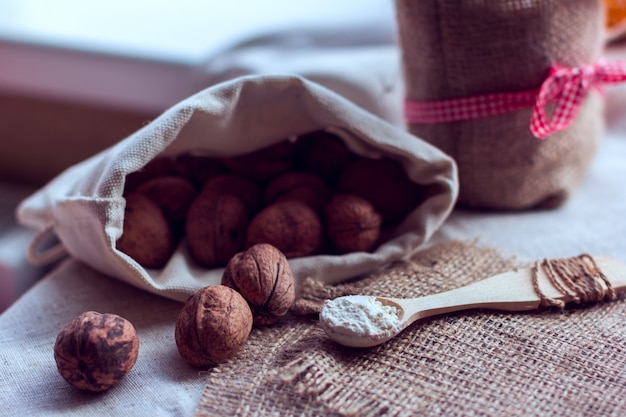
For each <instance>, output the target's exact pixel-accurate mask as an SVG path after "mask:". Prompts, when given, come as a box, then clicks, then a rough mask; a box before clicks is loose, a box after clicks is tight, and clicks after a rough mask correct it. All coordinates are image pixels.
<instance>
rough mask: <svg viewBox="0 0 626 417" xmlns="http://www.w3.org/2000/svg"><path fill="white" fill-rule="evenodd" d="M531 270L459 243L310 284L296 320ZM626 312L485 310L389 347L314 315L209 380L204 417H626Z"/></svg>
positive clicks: (261, 339) (268, 336)
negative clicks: (344, 340)
mask: <svg viewBox="0 0 626 417" xmlns="http://www.w3.org/2000/svg"><path fill="white" fill-rule="evenodd" d="M514 266H526V265H521V264H520V262H519V261H518V260H516V259H515V258H508V259H505V258H503V257H502V256H501V254H499V253H498V252H497V251H496V250H495V249H491V248H484V247H479V246H477V245H475V244H474V243H473V242H460V241H454V242H449V243H445V244H440V245H436V246H433V247H431V248H429V249H426V250H424V251H422V252H420V253H419V254H417V255H416V256H414V257H413V258H412V259H411V261H410V262H403V263H397V264H394V265H392V266H390V267H389V268H388V269H385V270H382V271H379V272H377V273H375V274H372V275H370V276H368V277H365V278H363V279H361V280H358V281H354V282H351V283H345V284H340V285H337V286H332V287H331V286H324V285H321V284H319V285H317V284H316V283H314V282H309V286H308V290H307V291H308V293H307V298H308V299H306V300H302V299H301V300H299V301H298V304H297V305H296V306H295V308H294V311H295V312H296V313H314V312H315V311H317V309H319V307H320V300H322V299H324V298H331V297H336V296H339V295H343V294H352V293H359V294H371V295H388V296H402V297H414V296H422V295H428V294H432V293H436V292H440V291H445V290H449V289H453V288H456V287H458V286H462V285H466V284H468V283H471V282H474V281H476V280H479V279H482V278H485V277H487V276H491V275H493V274H496V273H499V272H503V271H506V270H509V269H511V268H512V267H514ZM625 314H626V305H625V304H624V303H623V302H621V299H620V301H614V302H610V303H603V304H597V305H591V306H586V307H576V308H570V307H568V308H566V309H565V310H558V309H556V310H555V309H543V310H539V311H533V312H529V313H515V314H513V313H499V312H493V311H487V310H475V311H467V312H460V313H455V314H450V315H446V316H442V317H438V318H431V319H426V320H424V321H422V322H419V323H415V324H413V325H412V326H411V327H409V328H408V329H407V330H405V331H404V332H403V333H402V334H401V335H399V336H398V337H397V338H395V339H393V340H391V341H390V342H388V343H386V344H385V345H382V346H378V347H375V348H370V349H354V348H346V347H343V346H340V345H337V344H335V343H334V342H332V341H331V340H330V339H328V338H327V337H326V335H325V333H324V332H323V331H322V330H321V329H320V328H319V327H318V325H317V320H316V316H315V314H311V315H309V316H298V315H296V314H294V315H291V316H290V317H289V318H288V319H286V320H285V321H284V322H282V323H280V324H279V325H276V326H274V327H269V328H264V329H255V330H253V332H252V334H251V336H250V339H249V341H248V342H247V344H246V345H245V346H244V348H243V349H242V350H241V351H240V352H239V353H238V354H237V356H236V357H235V358H233V359H232V360H231V361H230V362H228V363H225V364H223V365H220V366H218V367H215V368H213V369H210V370H209V371H208V375H207V385H206V389H205V392H204V394H203V396H202V398H201V401H200V404H199V406H198V409H197V412H196V416H217V415H229V416H252V415H255V416H256V415H259V416H266V415H271V416H287V415H299V416H320V415H324V416H379V415H389V416H416V415H420V416H520V415H528V416H531V415H533V416H537V415H541V416H551V417H552V416H567V417H572V416H599V415H601V416H620V415H626V395H624V394H625V393H626V370H625V368H624V366H623V365H624V362H625V361H626V327H625V326H624V325H623V324H624V315H625Z"/></svg>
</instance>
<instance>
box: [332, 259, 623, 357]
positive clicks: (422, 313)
mask: <svg viewBox="0 0 626 417" xmlns="http://www.w3.org/2000/svg"><path fill="white" fill-rule="evenodd" d="M593 260H594V261H595V264H596V266H597V267H598V269H599V270H600V271H602V273H603V274H604V276H605V277H606V278H607V279H608V281H609V282H610V284H611V287H612V289H613V290H614V291H615V293H620V292H623V291H625V290H626V265H624V264H623V263H621V262H619V261H617V260H615V259H612V258H609V257H594V258H593ZM537 284H538V286H539V288H540V289H541V293H542V294H543V296H544V299H551V300H559V301H562V302H564V303H568V302H572V301H574V300H575V298H574V297H573V296H570V295H565V294H564V293H563V292H562V291H559V289H558V288H556V287H555V285H554V284H552V282H551V280H550V279H549V276H548V275H547V274H546V272H545V270H543V269H541V268H537ZM351 297H353V298H351ZM363 297H369V298H371V300H369V301H372V302H373V301H374V300H376V301H378V302H380V303H381V304H382V306H380V304H378V305H377V306H374V307H376V310H377V312H378V313H379V314H383V315H384V314H395V317H383V319H384V320H383V321H384V323H383V324H384V325H383V326H379V327H380V328H376V326H373V327H372V326H365V327H364V326H358V324H359V323H355V322H354V321H355V320H354V318H355V317H356V321H358V320H359V317H358V314H361V313H362V314H361V316H360V317H361V318H362V317H366V316H368V315H369V316H371V314H370V313H372V311H357V313H358V314H357V315H356V316H355V315H351V316H350V317H348V318H349V319H350V318H352V319H353V320H352V321H350V320H343V321H342V320H337V316H336V310H335V311H333V303H334V305H335V306H336V305H337V301H336V300H340V299H341V300H340V301H341V302H343V305H344V306H345V305H346V304H350V305H351V306H352V305H354V306H355V307H357V310H358V309H359V308H360V309H363V308H364V307H363V305H365V306H368V305H369V303H366V304H362V303H360V302H361V301H363ZM351 300H355V302H354V303H353V302H352V301H351ZM357 300H358V301H359V303H357V302H356V301H357ZM366 301H367V300H366ZM357 304H360V306H357ZM541 304H542V299H541V298H540V297H539V295H538V293H537V291H536V289H535V288H534V286H533V272H532V268H527V269H518V270H514V271H509V272H505V273H503V274H498V275H494V276H492V277H490V278H487V279H484V280H482V281H478V282H475V283H473V284H470V285H467V286H465V287H460V288H457V289H454V290H451V291H446V292H443V293H439V294H433V295H429V296H426V297H419V298H388V297H374V296H345V297H339V298H337V299H335V300H328V301H326V302H325V303H324V306H323V307H322V312H321V313H320V326H321V327H322V329H324V331H325V332H326V333H327V335H328V336H329V337H330V338H331V339H332V340H334V341H335V342H337V343H340V344H342V345H345V346H351V347H372V346H376V345H379V344H381V343H384V342H386V341H388V340H389V339H392V338H393V337H395V336H396V335H397V334H399V333H400V332H401V331H403V330H404V329H405V328H407V327H408V326H409V325H411V324H412V323H413V322H415V321H416V320H419V319H423V318H426V317H431V316H436V315H439V314H445V313H451V312H454V311H460V310H467V309H477V308H486V309H492V310H501V311H527V310H534V309H537V308H539V307H540V306H541ZM379 307H380V308H382V309H385V307H387V308H386V309H385V310H386V311H385V312H384V313H381V312H380V311H378V310H379ZM389 307H393V308H389ZM335 308H336V307H335ZM394 309H395V310H394ZM380 317H382V316H380V315H379V318H380ZM368 320H369V319H368ZM372 329H374V330H372Z"/></svg>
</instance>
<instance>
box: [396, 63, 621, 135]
mask: <svg viewBox="0 0 626 417" xmlns="http://www.w3.org/2000/svg"><path fill="white" fill-rule="evenodd" d="M623 81H626V62H605V61H600V62H598V63H596V64H593V65H584V66H581V67H576V68H569V67H565V66H563V65H559V64H554V65H553V66H552V68H551V69H550V73H549V74H548V77H547V78H546V80H545V81H544V82H543V84H542V85H541V88H540V89H539V90H530V91H522V92H518V93H497V94H486V95H482V96H474V97H462V98H454V99H449V100H440V101H426V102H419V101H410V100H407V101H406V103H405V115H406V119H407V121H408V122H409V123H414V124H432V123H449V122H457V121H464V120H472V119H479V118H484V117H491V116H498V115H501V114H505V113H508V112H511V111H515V110H520V109H522V108H527V107H533V114H532V117H531V120H530V131H531V132H532V134H533V135H534V136H535V137H537V138H539V139H543V138H545V137H547V136H549V135H551V134H553V133H555V132H558V131H560V130H564V129H566V128H568V127H569V126H570V125H571V124H572V123H573V122H574V120H575V119H576V116H577V115H578V112H579V111H580V108H581V106H582V105H583V102H584V99H585V97H586V95H587V93H588V92H589V90H590V89H592V88H595V89H597V90H602V87H603V85H604V84H613V83H618V82H623ZM552 106H553V107H552ZM548 109H550V112H549V111H548ZM548 113H550V114H548Z"/></svg>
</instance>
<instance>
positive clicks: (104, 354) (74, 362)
mask: <svg viewBox="0 0 626 417" xmlns="http://www.w3.org/2000/svg"><path fill="white" fill-rule="evenodd" d="M138 353H139V338H138V337H137V333H136V332H135V328H134V327H133V325H132V324H131V323H130V322H129V321H128V320H126V319H125V318H123V317H120V316H118V315H116V314H110V313H105V314H101V313H98V312H95V311H88V312H85V313H83V314H81V315H80V316H78V317H77V318H76V319H74V320H72V321H71V322H70V323H69V324H68V325H67V326H65V328H63V330H61V332H60V333H59V335H58V336H57V338H56V342H55V344H54V359H55V361H56V364H57V369H58V370H59V373H60V374H61V376H62V377H63V378H64V379H65V380H66V381H67V382H68V383H69V384H70V385H72V386H74V387H76V388H78V389H81V390H88V391H96V392H99V391H105V390H107V389H109V388H111V387H112V386H113V385H115V384H117V383H118V382H119V381H120V380H121V379H122V378H123V377H124V376H125V375H126V374H127V373H128V372H129V371H130V370H131V368H132V367H133V366H134V365H135V362H136V361H137V355H138Z"/></svg>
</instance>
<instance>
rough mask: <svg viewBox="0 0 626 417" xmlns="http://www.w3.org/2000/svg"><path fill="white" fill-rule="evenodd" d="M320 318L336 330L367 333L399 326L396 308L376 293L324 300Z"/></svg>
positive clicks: (376, 332) (363, 334)
mask: <svg viewBox="0 0 626 417" xmlns="http://www.w3.org/2000/svg"><path fill="white" fill-rule="evenodd" d="M320 321H323V322H324V324H325V325H326V326H327V327H328V328H330V329H332V330H334V331H335V332H337V333H341V334H345V335H355V336H368V335H375V334H380V333H386V332H389V331H391V330H394V329H397V328H398V327H399V326H400V319H399V318H398V314H397V312H396V309H395V307H391V306H386V305H383V304H382V303H381V302H380V301H378V300H377V299H376V297H374V296H367V295H350V296H346V297H339V298H335V299H334V300H328V301H326V302H324V305H323V306H322V311H321V312H320Z"/></svg>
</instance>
